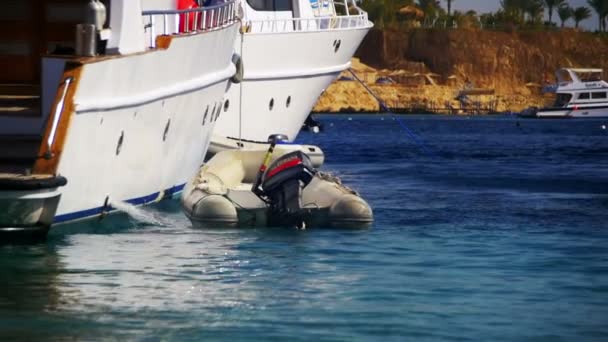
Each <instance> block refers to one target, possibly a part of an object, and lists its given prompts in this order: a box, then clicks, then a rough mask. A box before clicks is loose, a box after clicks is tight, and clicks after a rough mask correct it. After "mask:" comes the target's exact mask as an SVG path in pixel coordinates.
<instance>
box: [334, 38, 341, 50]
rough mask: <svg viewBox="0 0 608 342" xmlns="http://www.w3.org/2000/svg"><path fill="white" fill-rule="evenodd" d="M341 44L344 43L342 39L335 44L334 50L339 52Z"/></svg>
mask: <svg viewBox="0 0 608 342" xmlns="http://www.w3.org/2000/svg"><path fill="white" fill-rule="evenodd" d="M341 44H342V40H338V42H337V43H336V45H335V48H334V52H338V50H340V45H341Z"/></svg>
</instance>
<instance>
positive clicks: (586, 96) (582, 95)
mask: <svg viewBox="0 0 608 342" xmlns="http://www.w3.org/2000/svg"><path fill="white" fill-rule="evenodd" d="M589 98H590V97H589V93H580V94H578V99H579V100H589Z"/></svg>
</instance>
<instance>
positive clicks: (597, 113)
mask: <svg viewBox="0 0 608 342" xmlns="http://www.w3.org/2000/svg"><path fill="white" fill-rule="evenodd" d="M602 72H603V71H602V69H573V68H564V69H560V70H558V71H557V73H556V76H557V80H558V83H557V84H556V85H555V86H554V88H553V89H552V90H553V91H554V92H555V94H556V99H555V104H554V105H553V106H552V107H549V108H542V109H539V110H538V111H537V112H536V117H539V118H599V117H608V83H607V82H606V81H604V80H603V79H602Z"/></svg>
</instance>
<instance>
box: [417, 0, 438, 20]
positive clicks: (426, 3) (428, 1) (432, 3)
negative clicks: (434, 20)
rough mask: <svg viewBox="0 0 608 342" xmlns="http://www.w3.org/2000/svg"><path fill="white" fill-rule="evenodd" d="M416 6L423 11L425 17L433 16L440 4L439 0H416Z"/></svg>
mask: <svg viewBox="0 0 608 342" xmlns="http://www.w3.org/2000/svg"><path fill="white" fill-rule="evenodd" d="M418 7H420V9H421V10H422V11H423V12H424V15H425V16H426V17H435V15H436V14H437V10H439V8H440V7H441V5H440V3H439V0H418Z"/></svg>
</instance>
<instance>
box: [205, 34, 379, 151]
mask: <svg viewBox="0 0 608 342" xmlns="http://www.w3.org/2000/svg"><path fill="white" fill-rule="evenodd" d="M370 27H371V24H370V25H369V27H360V28H354V29H337V30H329V31H298V32H293V31H291V32H272V33H271V32H267V33H264V32H260V33H245V34H241V37H240V38H238V39H237V42H236V50H237V51H238V52H239V53H240V55H241V57H242V62H243V68H244V74H243V81H242V82H241V83H240V84H235V85H233V86H232V87H231V88H230V90H229V92H228V94H227V97H226V98H227V99H228V100H229V103H230V106H229V108H228V109H227V110H226V111H225V113H224V114H223V115H222V117H221V118H220V120H219V121H218V123H217V126H216V130H215V132H214V136H217V137H218V138H214V139H213V140H212V145H214V144H215V141H217V140H219V139H220V137H222V138H225V137H228V138H235V139H242V140H245V141H251V142H265V141H266V139H267V138H268V136H269V135H271V134H279V133H280V134H285V135H287V136H288V137H289V139H290V140H294V139H295V138H296V137H297V135H298V132H299V131H300V129H301V127H302V123H303V122H304V121H305V120H306V117H307V116H308V114H309V113H310V111H311V110H312V108H313V107H314V105H315V103H316V101H317V100H318V98H319V96H320V95H321V93H322V92H323V91H324V90H325V89H326V88H327V87H328V86H329V84H330V83H331V82H332V81H333V80H334V79H335V78H336V77H337V76H338V75H339V74H340V72H342V71H344V70H346V69H348V68H349V67H350V60H351V58H352V56H353V55H354V53H355V50H356V49H357V48H358V46H359V44H360V43H361V41H362V40H363V38H364V37H365V35H366V34H367V32H368V30H369V29H370Z"/></svg>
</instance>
